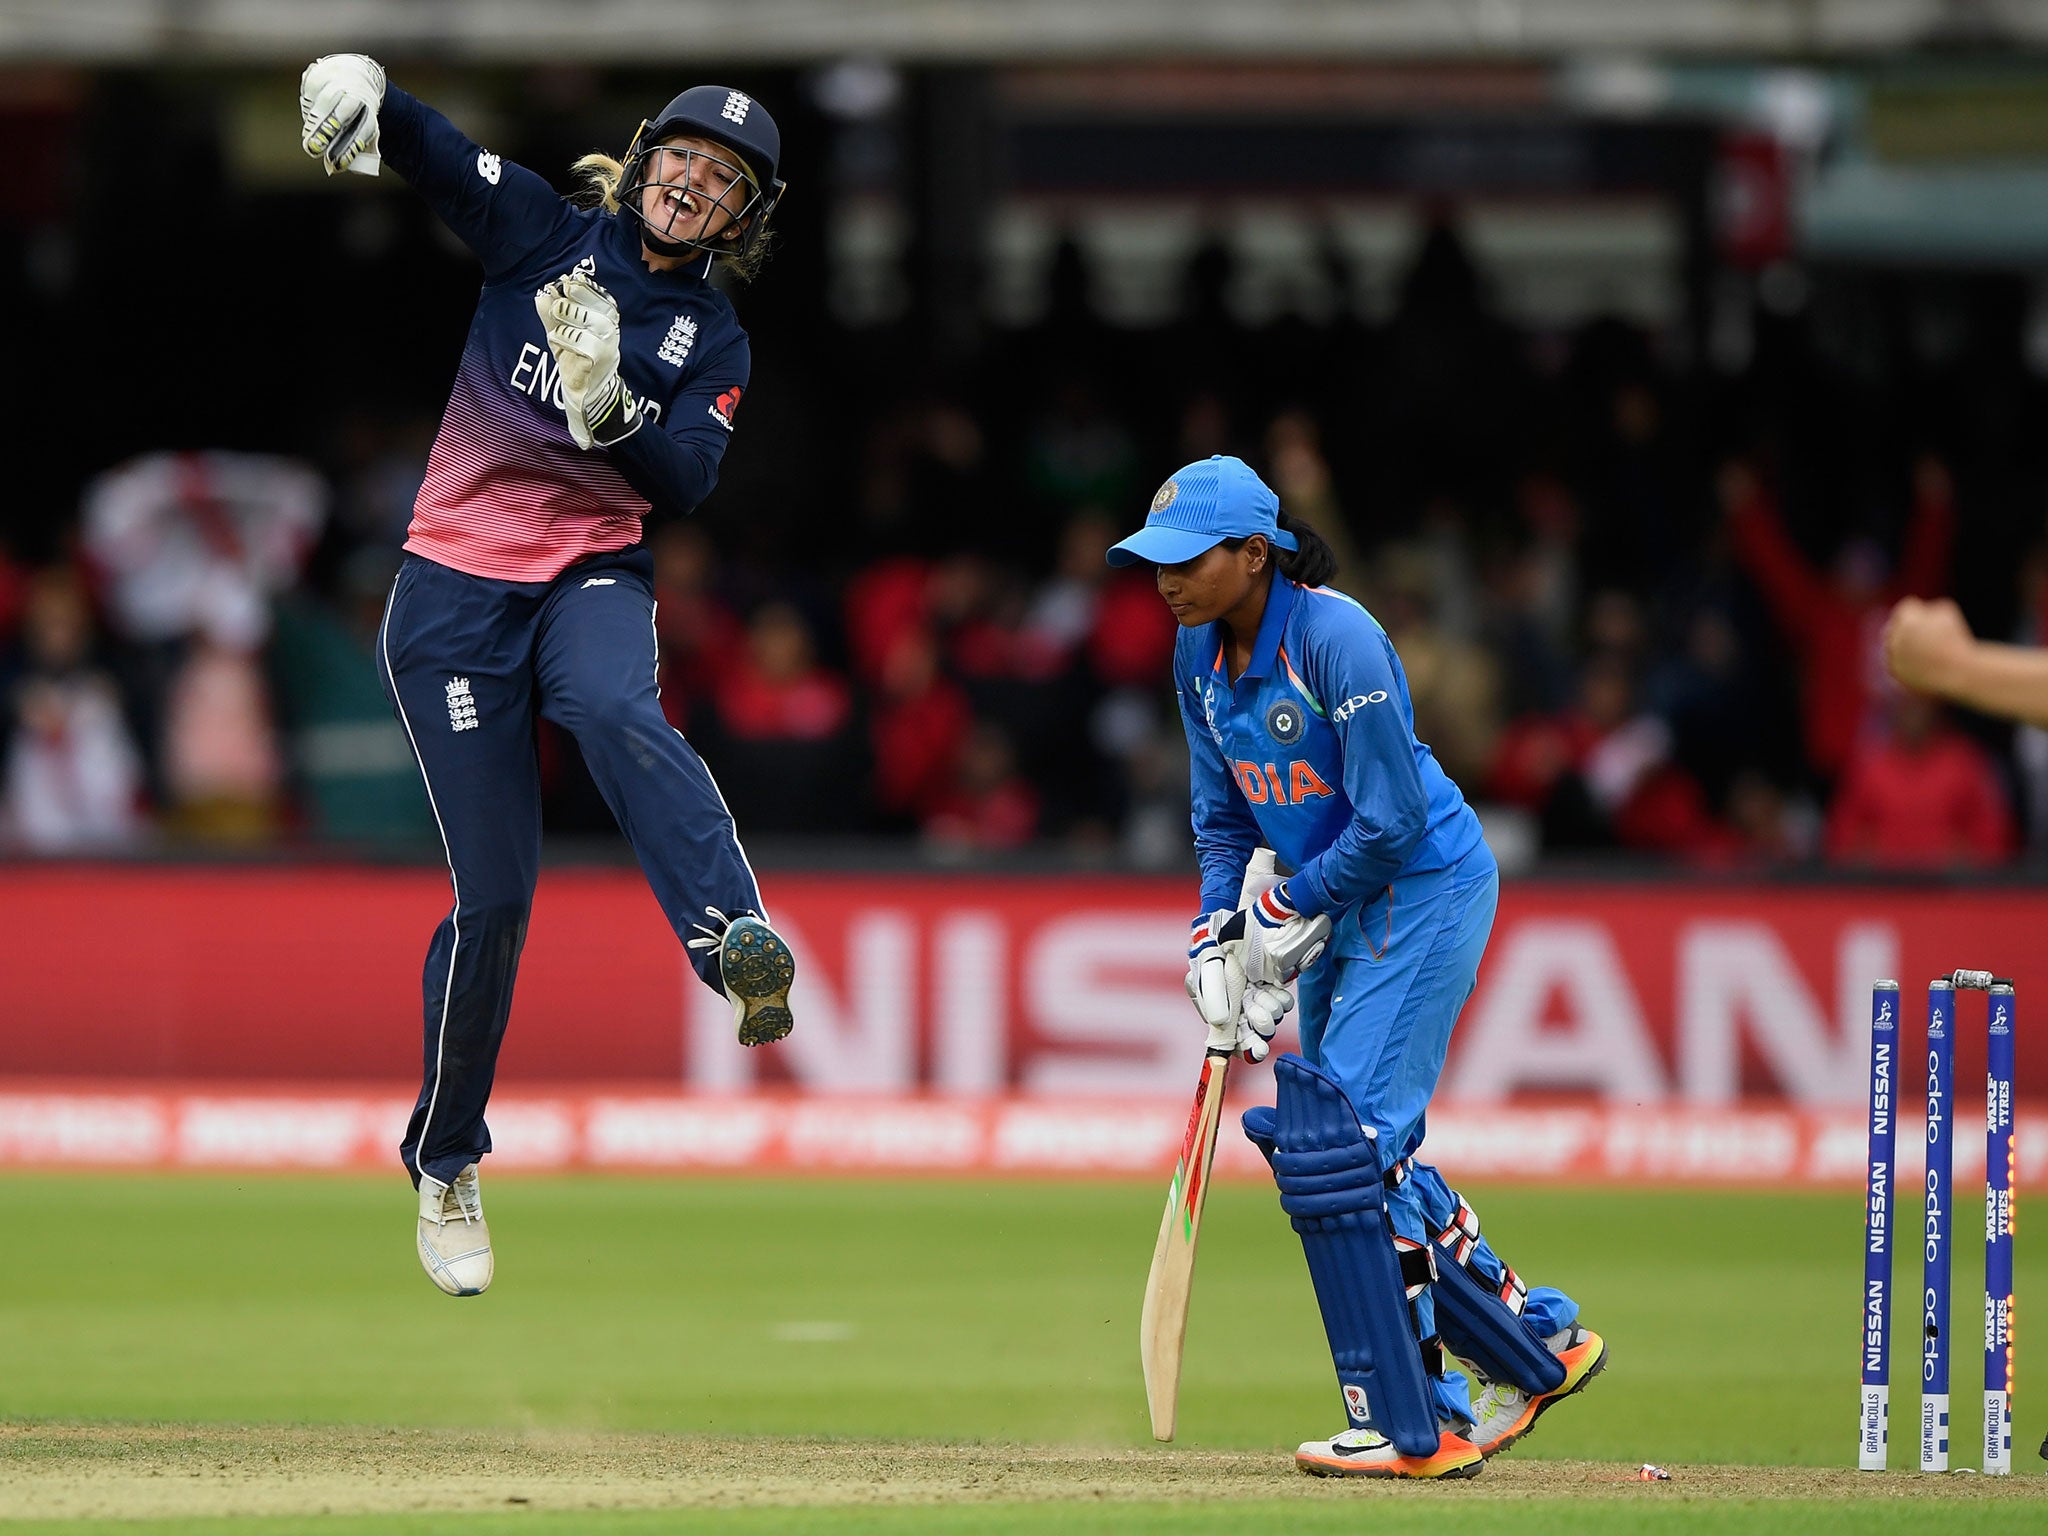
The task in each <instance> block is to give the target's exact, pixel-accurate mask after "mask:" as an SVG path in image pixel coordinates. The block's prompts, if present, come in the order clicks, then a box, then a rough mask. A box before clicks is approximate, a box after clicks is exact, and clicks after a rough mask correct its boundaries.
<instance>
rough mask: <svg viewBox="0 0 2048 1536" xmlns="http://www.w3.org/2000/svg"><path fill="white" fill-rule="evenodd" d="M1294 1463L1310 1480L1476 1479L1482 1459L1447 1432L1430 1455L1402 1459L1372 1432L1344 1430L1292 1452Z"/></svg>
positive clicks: (1390, 1443)
mask: <svg viewBox="0 0 2048 1536" xmlns="http://www.w3.org/2000/svg"><path fill="white" fill-rule="evenodd" d="M1294 1464H1295V1466H1297V1467H1299V1468H1300V1469H1301V1470H1302V1471H1304V1472H1306V1473H1308V1474H1309V1476H1311V1477H1476V1476H1478V1474H1479V1469H1480V1468H1481V1467H1483V1466H1485V1465H1486V1458H1485V1457H1483V1456H1481V1455H1480V1454H1479V1448H1478V1447H1477V1446H1475V1445H1474V1444H1472V1442H1471V1441H1469V1440H1467V1439H1465V1438H1464V1437H1463V1436H1462V1435H1455V1434H1452V1433H1451V1431H1449V1430H1447V1429H1446V1430H1440V1431H1439V1432H1438V1435H1437V1444H1436V1453H1435V1454H1434V1455H1431V1456H1403V1455H1402V1454H1401V1453H1400V1451H1398V1450H1396V1449H1395V1447H1394V1442H1393V1441H1391V1440H1389V1439H1388V1438H1387V1437H1386V1436H1385V1435H1383V1434H1381V1433H1380V1432H1379V1431H1378V1430H1376V1429H1347V1430H1345V1431H1344V1433H1343V1434H1341V1435H1338V1436H1337V1437H1336V1438H1335V1439H1331V1440H1311V1441H1309V1442H1308V1443H1307V1444H1305V1445H1303V1446H1302V1447H1301V1449H1300V1450H1298V1451H1296V1452H1295V1453H1294Z"/></svg>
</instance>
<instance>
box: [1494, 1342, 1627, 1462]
mask: <svg viewBox="0 0 2048 1536" xmlns="http://www.w3.org/2000/svg"><path fill="white" fill-rule="evenodd" d="M1543 1343H1544V1346H1545V1347H1546V1348H1547V1349H1549V1351H1550V1352H1551V1353H1552V1354H1553V1355H1555V1356H1557V1358H1558V1359H1560V1360H1562V1361H1563V1362H1564V1380H1563V1381H1562V1382H1560V1383H1559V1384H1558V1388H1557V1390H1556V1391H1555V1392H1538V1393H1535V1394H1534V1395H1531V1394H1530V1393H1527V1392H1524V1391H1523V1390H1522V1389H1521V1388H1520V1387H1516V1386H1511V1385H1509V1384H1508V1383H1507V1382H1504V1381H1488V1380H1487V1379H1486V1377H1485V1375H1484V1374H1482V1373H1481V1372H1480V1371H1478V1370H1477V1369H1476V1368H1474V1367H1473V1366H1472V1364H1471V1363H1470V1362H1469V1361H1460V1362H1459V1363H1460V1364H1462V1365H1464V1367H1465V1369H1466V1370H1468V1371H1470V1372H1471V1373H1472V1417H1473V1420H1474V1422H1473V1425H1472V1428H1471V1430H1470V1431H1469V1432H1468V1434H1467V1436H1466V1438H1468V1439H1469V1440H1470V1441H1471V1442H1472V1443H1473V1444H1474V1445H1476V1446H1478V1447H1479V1453H1480V1454H1481V1455H1482V1456H1493V1455H1496V1454H1498V1453H1499V1452H1501V1451H1504V1450H1506V1449H1507V1448H1508V1447H1509V1446H1511V1445H1513V1444H1514V1443H1515V1442H1516V1441H1517V1440H1519V1439H1521V1438H1522V1436H1524V1435H1526V1434H1528V1433H1529V1431H1530V1430H1532V1429H1534V1428H1535V1427H1536V1421H1537V1420H1538V1419H1540V1418H1541V1417H1542V1416H1543V1415H1544V1413H1545V1412H1546V1411H1547V1410H1548V1409H1550V1408H1551V1407H1552V1406H1553V1405H1554V1404H1557V1403H1561V1402H1563V1401H1564V1400H1565V1399H1566V1398H1568V1397H1570V1396H1571V1395H1572V1394H1573V1393H1574V1392H1578V1391H1580V1390H1582V1389H1583V1388H1584V1387H1585V1385H1586V1383H1587V1382H1589V1381H1591V1380H1592V1379H1593V1378H1594V1377H1595V1376H1598V1375H1599V1374H1600V1373H1601V1372H1602V1371H1604V1370H1606V1369H1607V1341H1606V1340H1605V1339H1603V1338H1601V1337H1600V1335H1599V1334H1597V1333H1595V1332H1593V1330H1592V1329H1590V1328H1582V1327H1580V1326H1579V1325H1578V1324H1577V1323H1574V1324H1572V1325H1571V1327H1569V1328H1564V1329H1560V1330H1559V1331H1558V1332H1556V1333H1553V1334H1552V1335H1551V1336H1550V1337H1549V1338H1547V1339H1545V1340H1544V1341H1543Z"/></svg>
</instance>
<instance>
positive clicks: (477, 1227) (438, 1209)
mask: <svg viewBox="0 0 2048 1536" xmlns="http://www.w3.org/2000/svg"><path fill="white" fill-rule="evenodd" d="M419 1248H420V1265H421V1267H422V1268H423V1269H425V1270H426V1272H427V1278H428V1279H429V1280H431V1281H433V1282H434V1284H436V1285H438V1286H439V1287H441V1289H442V1290H444V1291H446V1292H447V1293H448V1294H449V1295H450V1296H479V1295H482V1294H483V1292H484V1291H485V1290H486V1289H488V1288H489V1286H490V1283H491V1229H490V1228H489V1227H487V1226H485V1225H484V1197H483V1193H482V1191H480V1190H479V1189H478V1188H477V1180H476V1164H475V1163H471V1164H470V1165H469V1166H468V1167H467V1168H465V1169H463V1170H462V1172H460V1173H458V1174H457V1175H455V1181H454V1182H453V1183H452V1184H443V1183H442V1182H441V1181H440V1180H439V1179H433V1178H428V1177H427V1176H426V1175H425V1174H421V1175H420V1237H419Z"/></svg>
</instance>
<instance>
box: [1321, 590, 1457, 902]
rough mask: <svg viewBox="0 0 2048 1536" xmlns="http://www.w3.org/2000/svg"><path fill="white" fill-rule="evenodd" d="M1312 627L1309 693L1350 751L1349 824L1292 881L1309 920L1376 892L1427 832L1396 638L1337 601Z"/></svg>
mask: <svg viewBox="0 0 2048 1536" xmlns="http://www.w3.org/2000/svg"><path fill="white" fill-rule="evenodd" d="M1317 601H1320V602H1325V603H1327V604H1329V610H1328V612H1327V614H1326V615H1324V616H1322V617H1321V618H1319V620H1318V622H1317V624H1316V627H1315V628H1313V629H1312V630H1310V631H1309V633H1308V636H1307V639H1308V646H1307V650H1306V653H1305V654H1304V656H1303V657H1302V662H1303V665H1304V669H1305V671H1306V673H1307V676H1308V683H1309V687H1310V688H1312V689H1313V690H1314V691H1315V695H1316V697H1317V698H1319V699H1321V700H1323V701H1324V707H1325V708H1327V709H1328V710H1329V711H1330V723H1331V724H1332V725H1333V726H1334V727H1335V728H1336V731H1337V736H1338V740H1339V741H1340V742H1341V743H1342V750H1343V754H1344V795H1345V798H1346V799H1348V800H1349V801H1350V802H1351V808H1352V815H1351V824H1350V825H1349V826H1347V827H1346V828H1345V829H1344V830H1343V831H1342V832H1340V833H1338V834H1337V840H1336V841H1335V842H1333V843H1332V844H1330V846H1329V847H1328V848H1326V849H1324V850H1323V851H1322V852H1321V853H1319V854H1317V855H1316V856H1315V857H1314V858H1312V859H1310V860H1308V862H1307V863H1305V864H1303V865H1302V867H1301V868H1300V869H1299V870H1297V871H1296V872H1295V873H1294V875H1293V876H1292V877H1291V878H1290V879H1289V880H1288V881H1287V887H1286V889H1287V894H1288V897H1289V899H1290V900H1291V901H1292V902H1293V904H1294V909H1295V911H1296V912H1298V913H1299V914H1300V915H1301V916H1303V917H1313V916H1315V915H1316V914H1317V913H1319V912H1326V911H1330V910H1332V909H1334V908H1337V907H1341V906H1343V905H1344V904H1345V903H1346V902H1350V901H1355V900H1357V899H1358V898H1359V897H1361V896H1366V895H1370V894H1371V893H1372V892H1374V891H1377V890H1378V889H1380V887H1381V886H1384V885H1386V884H1387V883H1388V882H1390V881H1391V880H1392V879H1393V878H1394V876H1395V875H1397V874H1399V873H1400V871H1401V868H1402V866H1403V865H1405V864H1406V863H1407V862H1408V856H1409V855H1410V854H1411V853H1413V852H1414V851H1415V845H1416V843H1417V842H1418V841H1419V840H1420V839H1421V838H1422V836H1423V834H1424V833H1425V832H1426V831H1427V830H1428V827H1429V793H1428V791H1427V790H1426V789H1425V788H1424V786H1423V782H1422V773H1421V770H1420V768H1419V767H1418V766H1417V764H1416V759H1415V721H1414V715H1413V712H1412V710H1411V709H1410V706H1409V703H1408V688H1407V684H1406V683H1405V682H1404V681H1403V680H1402V677H1401V672H1400V668H1399V665H1398V664H1397V663H1396V661H1395V660H1394V647H1393V642H1392V641H1390V640H1388V639H1387V636H1386V633H1385V631H1383V630H1382V629H1381V628H1380V627H1379V625H1377V624H1376V623H1374V622H1373V620H1372V617H1371V616H1370V615H1369V614H1367V613H1366V612H1365V610H1364V609H1362V608H1359V607H1357V606H1356V605H1354V604H1351V603H1348V602H1345V601H1343V600H1341V599H1338V598H1319V599H1317Z"/></svg>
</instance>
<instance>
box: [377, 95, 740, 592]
mask: <svg viewBox="0 0 2048 1536" xmlns="http://www.w3.org/2000/svg"><path fill="white" fill-rule="evenodd" d="M379 126H380V131H381V143H380V146H379V147H380V148H381V150H382V152H383V156H384V161H385V163H386V164H387V165H389V166H390V167H391V168H392V169H393V170H394V171H396V172H397V173H398V174H399V175H401V176H403V177H404V178H405V179H406V180H407V181H408V182H410V183H411V184H412V186H413V187H414V188H415V189H416V190H417V191H418V192H419V193H420V195H421V196H422V197H424V198H425V199H426V200H427V202H428V203H429V204H430V205H431V206H432V207H433V209H434V211H435V213H437V214H439V215H440V217H441V219H442V220H443V222H445V223H446V224H447V225H448V227H449V228H450V229H451V230H453V231H454V232H455V233H456V235H458V236H459V237H460V238H461V239H462V241H463V243H464V244H465V245H467V246H468V247H469V248H470V249H471V250H472V251H474V252H475V253H476V256H477V259H478V260H480V261H481V262H482V263H483V269H484V286H483V291H482V293H481V294H480V295H479V296H478V299H477V306H476V318H475V319H474V320H473V321H472V322H471V323H470V328H469V339H468V341H467V342H465V343H464V345H463V349H462V362H461V365H460V366H459V367H458V368H457V370H456V374H455V386H454V388H453V390H452V391H451V392H450V394H449V399H448V409H447V412H446V413H445V414H444V415H443V416H442V418H441V429H440V431H439V432H438V433H437V434H436V435H435V438H434V447H433V452H432V454H431V455H430V456H429V457H428V460H427V475H426V480H425V483H424V484H422V485H421V487H420V494H419V499H418V501H417V502H416V503H415V504H414V508H413V519H412V526H411V527H410V528H409V529H408V530H407V536H406V542H405V547H406V548H407V549H409V550H411V551H412V552H413V553H415V554H418V555H422V556H424V557H425V558H427V559H429V560H433V561H435V562H437V563H439V564H441V565H447V566H452V567H454V568H455V569H456V570H459V571H466V572H468V573H469V574H470V575H473V576H488V577H493V578H495V579H498V580H501V581H549V580H552V579H553V578H554V577H555V576H557V575H559V574H560V573H561V572H562V571H563V570H564V569H565V568H566V567H568V566H569V565H571V564H573V563H574V562H576V561H577V560H580V559H583V558H585V557H586V556H589V555H593V554H598V553H602V552H606V551H610V550H618V549H624V548H626V547H627V546H628V545H630V544H634V543H636V542H638V540H639V539H640V536H641V521H640V520H641V518H642V517H643V516H644V515H645V514H646V513H647V512H648V511H649V510H650V509H651V508H659V509H661V510H662V511H665V512H678V513H680V512H688V511H689V510H691V509H692V508H694V507H695V506H696V505H697V504H698V503H699V502H700V501H702V500H703V499H704V497H705V496H706V495H708V494H709V493H710V490H711V488H712V486H713V485H714V484H716V483H717V480H718V465H719V461H720V459H722V458H723V457H724V455H725V447H726V442H727V440H728V439H729V438H730V437H731V435H732V429H733V414H734V412H735V411H736V410H737V409H738V407H739V401H740V395H741V393H742V391H743V390H744V389H745V388H746V384H747V379H748V374H749V370H750V367H751V357H750V354H749V352H748V348H747V336H746V332H745V331H743V330H741V329H740V325H739V321H738V319H737V317H735V315H734V314H733V310H732V305H731V304H730V303H729V302H728V301H727V300H726V297H725V295H724V294H722V293H720V292H719V291H718V290H717V289H715V288H713V287H712V286H711V284H710V283H709V282H708V281H707V278H708V277H709V275H710V269H711V257H710V256H709V255H708V254H707V255H706V256H704V257H703V258H702V259H701V260H699V261H695V262H692V263H691V264H690V265H689V266H687V267H680V268H675V269H673V270H670V271H665V272H654V271H650V270H649V269H648V266H647V263H646V261H645V260H644V258H643V256H642V252H641V243H640V226H639V225H638V223H637V222H636V221H635V220H634V218H633V216H632V214H631V213H630V212H628V211H627V210H625V209H621V210H620V211H619V212H617V213H606V212H604V211H602V210H600V209H589V208H581V207H578V206H577V205H576V204H574V203H572V202H570V201H569V200H568V199H566V198H563V197H561V196H559V195H557V194H556V192H555V190H554V188H553V187H551V186H549V185H548V183H547V182H546V181H544V180H543V179H542V178H541V177H539V176H537V175H535V174H534V173H533V172H532V171H529V170H527V169H525V168H524V167H522V166H519V165H515V164H513V163H512V162H511V161H509V160H505V159H502V158H501V157H499V156H497V155H494V154H492V153H491V152H490V151H489V150H487V149H484V148H482V147H480V146H479V145H477V144H476V143H474V142H473V141H471V140H470V139H469V138H467V137H465V136H464V135H463V133H462V132H461V131H460V130H459V129H457V128H456V127H455V125H454V124H453V123H451V122H449V121H448V119H447V118H445V117H443V116H442V115H441V114H440V113H438V112H436V111H435V110H434V109H433V108H431V107H429V106H427V105H426V104H425V103H424V102H422V101H420V100H418V99H417V98H415V97H413V96H410V95H408V94H407V93H406V92H404V91H402V90H400V89H399V88H398V87H397V86H395V85H391V86H387V87H386V88H385V91H384V104H383V109H382V112H381V114H380V117H379ZM578 268H580V269H581V270H582V271H584V272H585V273H586V274H588V275H589V276H591V277H592V278H594V279H595V280H596V281H597V282H598V283H599V284H600V285H602V286H603V287H604V288H605V289H606V290H608V291H609V292H610V293H611V295H612V297H613V298H614V299H616V300H617V301H618V305H619V316H620V344H619V377H620V381H621V382H622V383H623V385H624V386H625V388H626V390H627V392H628V393H629V394H630V395H631V396H632V398H633V399H634V400H635V401H636V402H637V403H638V405H639V407H640V409H641V410H642V411H643V412H645V413H646V415H647V420H646V422H645V423H644V424H643V425H642V426H641V428H640V429H639V430H638V431H637V432H635V433H634V434H633V435H632V436H630V437H628V438H626V439H624V440H623V441H621V442H618V443H614V444H613V445H612V446H611V447H609V448H594V449H591V450H589V451H587V452H586V451H585V450H583V449H580V448H578V447H577V446H576V443H575V440H574V439H573V438H571V437H570V435H569V427H568V421H567V418H566V416H565V414H564V410H563V398H562V383H561V377H560V374H559V373H558V372H557V370H556V368H555V359H554V354H553V353H551V352H550V351H549V350H548V344H547V336H546V332H545V331H544V330H543V329H542V326H541V322H540V316H539V314H538V313H537V312H536V310H535V309H534V303H533V296H534V294H535V292H536V291H537V290H538V289H540V288H541V287H542V286H543V285H545V284H547V283H549V282H552V281H553V280H554V279H556V278H558V277H561V276H562V275H564V274H565V273H568V272H570V271H573V270H576V269H578Z"/></svg>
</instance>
